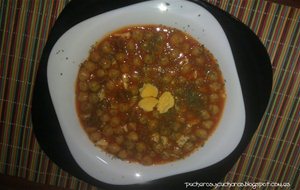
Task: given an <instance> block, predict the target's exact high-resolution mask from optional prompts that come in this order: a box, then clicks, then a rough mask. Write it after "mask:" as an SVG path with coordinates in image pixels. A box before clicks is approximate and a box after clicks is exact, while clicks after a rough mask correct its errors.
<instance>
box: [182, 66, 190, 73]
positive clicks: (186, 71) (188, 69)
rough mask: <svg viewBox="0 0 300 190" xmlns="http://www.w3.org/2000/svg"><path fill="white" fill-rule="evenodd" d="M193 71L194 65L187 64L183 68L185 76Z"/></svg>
mask: <svg viewBox="0 0 300 190" xmlns="http://www.w3.org/2000/svg"><path fill="white" fill-rule="evenodd" d="M191 70H192V65H191V64H185V65H183V67H182V68H181V72H182V73H183V74H187V73H189V72H190V71H191Z"/></svg>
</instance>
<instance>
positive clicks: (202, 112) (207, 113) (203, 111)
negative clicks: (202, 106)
mask: <svg viewBox="0 0 300 190" xmlns="http://www.w3.org/2000/svg"><path fill="white" fill-rule="evenodd" d="M200 116H201V117H202V119H205V120H206V119H209V118H210V114H209V112H208V111H206V110H202V111H201V112H200Z"/></svg>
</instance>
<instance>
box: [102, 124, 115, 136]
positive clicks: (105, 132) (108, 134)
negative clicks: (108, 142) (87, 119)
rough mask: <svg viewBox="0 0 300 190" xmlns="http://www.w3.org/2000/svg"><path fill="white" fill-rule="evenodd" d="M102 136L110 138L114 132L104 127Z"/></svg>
mask: <svg viewBox="0 0 300 190" xmlns="http://www.w3.org/2000/svg"><path fill="white" fill-rule="evenodd" d="M103 134H104V135H105V136H107V137H110V136H112V135H113V134H114V131H113V129H112V128H111V127H108V126H107V127H105V128H104V129H103Z"/></svg>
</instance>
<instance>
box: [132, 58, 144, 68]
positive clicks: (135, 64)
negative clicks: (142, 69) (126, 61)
mask: <svg viewBox="0 0 300 190" xmlns="http://www.w3.org/2000/svg"><path fill="white" fill-rule="evenodd" d="M132 63H133V65H134V66H140V65H141V64H142V61H141V59H140V58H139V57H134V58H133V61H132Z"/></svg>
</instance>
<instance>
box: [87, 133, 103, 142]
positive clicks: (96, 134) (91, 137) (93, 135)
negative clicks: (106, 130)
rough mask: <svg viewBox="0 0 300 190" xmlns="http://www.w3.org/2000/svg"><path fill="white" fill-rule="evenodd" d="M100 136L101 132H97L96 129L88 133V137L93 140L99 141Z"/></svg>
mask: <svg viewBox="0 0 300 190" xmlns="http://www.w3.org/2000/svg"><path fill="white" fill-rule="evenodd" d="M101 137H102V135H101V133H99V132H97V131H96V132H93V133H91V134H90V139H91V141H93V142H97V141H99V140H100V139H101Z"/></svg>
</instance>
